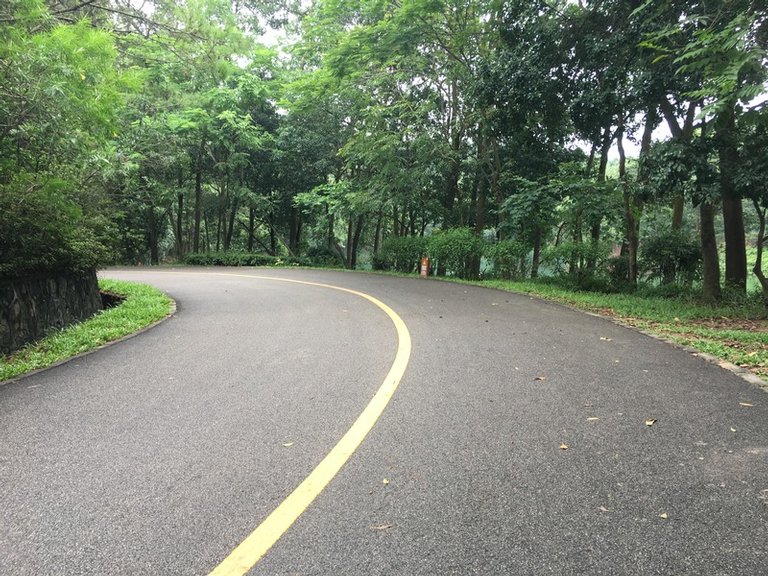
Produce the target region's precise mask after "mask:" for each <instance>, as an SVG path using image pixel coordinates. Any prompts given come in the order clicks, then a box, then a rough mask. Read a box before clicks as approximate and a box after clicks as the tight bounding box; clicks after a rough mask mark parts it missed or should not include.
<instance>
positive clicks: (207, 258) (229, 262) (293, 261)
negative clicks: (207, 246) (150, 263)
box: [183, 251, 313, 266]
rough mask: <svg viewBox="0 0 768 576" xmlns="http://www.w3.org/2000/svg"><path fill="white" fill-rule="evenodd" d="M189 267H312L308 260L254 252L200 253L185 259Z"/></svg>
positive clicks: (189, 255)
mask: <svg viewBox="0 0 768 576" xmlns="http://www.w3.org/2000/svg"><path fill="white" fill-rule="evenodd" d="M183 262H184V264H187V265H189V266H310V265H312V264H313V263H312V262H311V261H310V260H309V259H308V258H296V257H293V256H285V257H279V256H272V255H270V254H257V253H254V252H237V251H231V252H199V253H193V254H188V255H187V256H185V257H184V260H183Z"/></svg>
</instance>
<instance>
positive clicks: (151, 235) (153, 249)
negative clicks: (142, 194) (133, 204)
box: [147, 206, 160, 265]
mask: <svg viewBox="0 0 768 576" xmlns="http://www.w3.org/2000/svg"><path fill="white" fill-rule="evenodd" d="M158 227H159V225H158V222H157V214H155V207H154V206H149V207H148V208H147V236H148V238H147V239H148V241H149V263H150V264H152V265H157V264H159V263H160V247H159V236H160V232H159V230H158Z"/></svg>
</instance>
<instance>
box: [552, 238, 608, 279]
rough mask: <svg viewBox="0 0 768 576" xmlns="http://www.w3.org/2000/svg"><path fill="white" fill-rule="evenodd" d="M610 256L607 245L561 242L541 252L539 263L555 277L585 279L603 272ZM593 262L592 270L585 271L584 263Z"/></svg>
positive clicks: (601, 243)
mask: <svg viewBox="0 0 768 576" xmlns="http://www.w3.org/2000/svg"><path fill="white" fill-rule="evenodd" d="M610 255H611V246H610V244H608V243H603V242H598V243H593V242H563V243H562V244H558V245H557V246H550V247H548V248H546V249H545V250H544V251H543V252H542V256H541V261H542V263H544V264H546V265H547V266H549V267H551V268H552V270H554V272H555V274H556V275H559V276H564V275H566V274H567V275H569V276H571V277H586V276H588V275H594V274H599V273H602V272H605V270H606V264H607V262H608V260H609V258H610ZM587 262H594V269H593V270H587V269H586V266H585V263H587Z"/></svg>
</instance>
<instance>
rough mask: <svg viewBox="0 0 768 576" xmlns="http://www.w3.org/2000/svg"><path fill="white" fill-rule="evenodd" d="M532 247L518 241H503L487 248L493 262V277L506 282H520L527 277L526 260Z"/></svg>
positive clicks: (487, 253)
mask: <svg viewBox="0 0 768 576" xmlns="http://www.w3.org/2000/svg"><path fill="white" fill-rule="evenodd" d="M530 251H531V249H530V247H529V246H527V245H526V244H523V243H522V242H517V241H516V240H502V241H501V242H497V243H496V244H489V245H487V246H486V247H485V257H486V258H488V260H490V261H491V273H490V274H491V276H493V277H496V278H502V279H504V280H520V279H522V278H524V277H525V275H526V259H527V257H528V253H529V252H530Z"/></svg>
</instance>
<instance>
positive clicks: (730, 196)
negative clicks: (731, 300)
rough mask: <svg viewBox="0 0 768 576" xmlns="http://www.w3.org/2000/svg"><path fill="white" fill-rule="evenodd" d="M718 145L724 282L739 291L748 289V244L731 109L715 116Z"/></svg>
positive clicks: (744, 291) (734, 127) (734, 122)
mask: <svg viewBox="0 0 768 576" xmlns="http://www.w3.org/2000/svg"><path fill="white" fill-rule="evenodd" d="M717 148H718V156H719V159H720V191H721V194H722V197H723V231H724V232H725V283H726V284H727V285H729V286H731V287H732V288H734V289H736V290H738V291H739V292H742V293H746V291H747V245H746V239H745V237H744V214H743V211H742V206H741V198H740V197H739V195H738V193H737V191H736V184H735V182H734V180H733V176H734V174H735V173H736V170H737V169H738V164H739V152H738V148H737V143H736V118H735V116H734V112H733V110H731V109H729V110H728V111H727V112H723V113H722V114H721V117H720V118H719V119H718V127H717Z"/></svg>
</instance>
